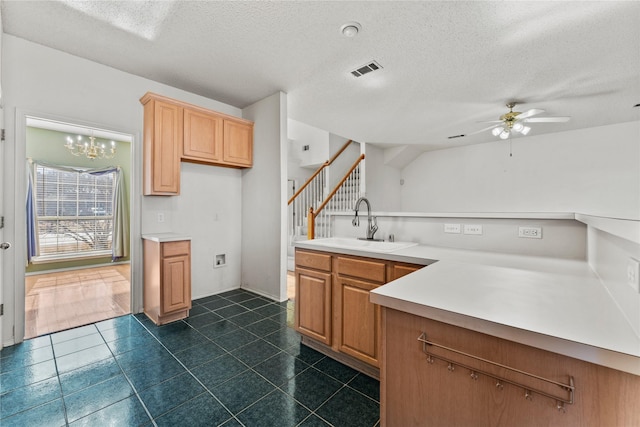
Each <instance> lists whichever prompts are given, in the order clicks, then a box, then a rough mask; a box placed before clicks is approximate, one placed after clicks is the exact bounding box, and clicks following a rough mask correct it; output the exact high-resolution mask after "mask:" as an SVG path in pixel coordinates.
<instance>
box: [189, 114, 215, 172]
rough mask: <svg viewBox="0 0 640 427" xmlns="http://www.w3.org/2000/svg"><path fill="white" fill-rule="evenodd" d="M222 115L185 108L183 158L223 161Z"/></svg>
mask: <svg viewBox="0 0 640 427" xmlns="http://www.w3.org/2000/svg"><path fill="white" fill-rule="evenodd" d="M223 123H224V120H223V118H222V117H220V116H217V115H215V114H209V113H204V112H200V111H196V110H189V109H185V110H184V144H183V152H182V158H183V159H185V160H194V161H203V162H220V161H222V145H223V144H222V133H223V126H224V125H223Z"/></svg>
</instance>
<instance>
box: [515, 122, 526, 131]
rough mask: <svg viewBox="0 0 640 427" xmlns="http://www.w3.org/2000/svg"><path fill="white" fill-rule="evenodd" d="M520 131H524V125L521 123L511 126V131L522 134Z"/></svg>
mask: <svg viewBox="0 0 640 427" xmlns="http://www.w3.org/2000/svg"><path fill="white" fill-rule="evenodd" d="M522 129H524V125H523V124H522V123H516V124H515V125H513V130H515V131H516V132H520V133H522Z"/></svg>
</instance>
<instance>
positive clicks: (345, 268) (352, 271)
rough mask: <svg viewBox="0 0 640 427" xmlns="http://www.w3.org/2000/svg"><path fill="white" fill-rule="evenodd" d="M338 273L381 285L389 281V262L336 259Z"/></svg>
mask: <svg viewBox="0 0 640 427" xmlns="http://www.w3.org/2000/svg"><path fill="white" fill-rule="evenodd" d="M336 264H337V266H336V271H337V272H338V274H340V275H343V276H351V277H356V278H359V279H365V280H370V281H373V282H377V283H379V284H382V283H385V282H386V281H387V273H386V271H387V262H385V261H377V260H370V259H362V258H353V257H342V256H337V257H336Z"/></svg>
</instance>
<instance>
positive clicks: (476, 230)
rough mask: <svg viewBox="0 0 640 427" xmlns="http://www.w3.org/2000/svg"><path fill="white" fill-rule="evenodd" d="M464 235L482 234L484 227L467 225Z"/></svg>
mask: <svg viewBox="0 0 640 427" xmlns="http://www.w3.org/2000/svg"><path fill="white" fill-rule="evenodd" d="M464 234H476V235H479V234H482V225H480V224H465V225H464Z"/></svg>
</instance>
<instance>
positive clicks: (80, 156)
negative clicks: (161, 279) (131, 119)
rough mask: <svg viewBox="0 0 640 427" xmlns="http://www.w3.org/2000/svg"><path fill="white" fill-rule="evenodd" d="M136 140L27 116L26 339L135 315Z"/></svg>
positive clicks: (99, 130)
mask: <svg viewBox="0 0 640 427" xmlns="http://www.w3.org/2000/svg"><path fill="white" fill-rule="evenodd" d="M132 139H133V138H132V136H131V135H127V134H122V133H118V132H111V131H106V130H103V129H98V128H95V127H87V126H81V125H74V124H70V123H63V122H59V121H53V120H48V119H41V118H35V117H27V118H26V128H25V147H26V159H27V168H28V171H27V176H28V177H29V179H28V183H27V201H28V203H27V224H28V225H27V266H26V268H25V285H24V286H25V288H24V296H25V306H24V307H25V324H24V326H25V328H24V338H25V339H29V338H33V337H36V336H39V335H43V334H47V333H52V332H57V331H60V330H64V329H69V328H73V327H77V326H82V325H85V324H89V323H93V322H96V321H100V320H106V319H108V318H112V317H117V316H121V315H124V314H128V313H131V282H132V281H131V268H130V262H131V259H130V254H131V248H130V241H131V228H130V226H129V224H130V222H131V221H130V216H131V215H130V209H129V206H130V203H129V199H130V195H131V184H130V183H131V182H132V179H131V165H132V161H131V159H132V153H131V151H132V150H131V143H132Z"/></svg>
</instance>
